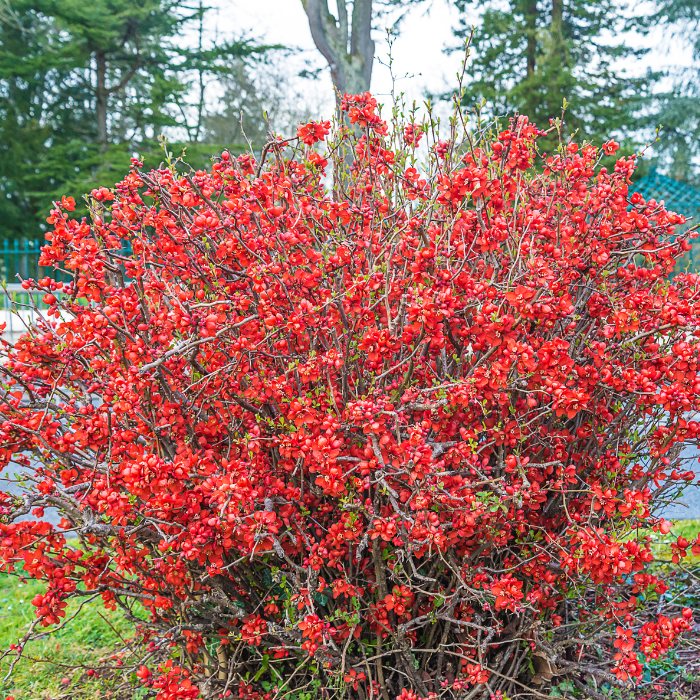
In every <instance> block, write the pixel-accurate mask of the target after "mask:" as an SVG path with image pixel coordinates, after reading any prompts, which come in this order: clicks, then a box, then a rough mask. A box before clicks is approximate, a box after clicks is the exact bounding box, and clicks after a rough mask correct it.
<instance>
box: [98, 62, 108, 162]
mask: <svg viewBox="0 0 700 700" xmlns="http://www.w3.org/2000/svg"><path fill="white" fill-rule="evenodd" d="M95 62H96V64H97V70H96V73H97V80H96V85H95V98H96V108H95V112H96V117H97V142H98V143H99V144H100V152H101V153H104V152H105V151H106V150H107V145H108V143H107V98H108V97H109V91H108V90H107V56H106V54H105V52H104V51H96V52H95Z"/></svg>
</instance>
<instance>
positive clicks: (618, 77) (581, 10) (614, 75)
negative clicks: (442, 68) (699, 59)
mask: <svg viewBox="0 0 700 700" xmlns="http://www.w3.org/2000/svg"><path fill="white" fill-rule="evenodd" d="M455 4H456V5H457V6H458V8H459V9H460V10H462V11H463V12H465V16H464V18H463V19H462V21H461V22H460V26H459V27H457V28H456V30H455V34H456V36H458V37H459V38H461V39H462V40H465V39H466V38H467V37H468V36H469V34H470V33H471V31H472V30H471V21H470V18H468V17H467V16H466V10H467V9H468V8H469V6H471V5H473V4H474V3H473V0H455ZM479 6H480V8H481V22H480V23H479V26H478V27H477V28H476V30H475V32H474V36H473V39H472V43H471V55H470V61H469V64H468V72H469V75H470V76H471V80H470V81H469V83H468V87H467V90H466V93H465V95H464V97H463V101H464V103H465V104H471V105H473V106H475V107H476V106H478V105H480V104H481V103H482V101H483V103H484V106H485V109H486V110H487V111H488V112H489V113H492V114H513V113H514V112H515V111H518V112H519V113H521V114H525V115H527V116H528V117H529V118H530V119H532V120H534V121H536V122H537V123H538V125H540V126H542V127H544V128H546V127H547V125H548V123H549V120H550V119H552V118H556V117H561V115H562V108H563V105H564V102H565V101H566V103H568V107H567V109H566V113H565V130H566V132H567V133H572V132H574V131H577V132H578V137H577V138H595V137H596V136H599V135H602V134H608V135H609V134H610V133H611V132H613V133H615V132H617V133H618V134H620V135H623V134H626V133H630V132H631V131H633V130H634V129H635V127H636V124H637V122H636V111H637V110H638V109H639V107H640V106H641V105H642V104H644V102H645V101H646V100H647V99H648V86H649V80H648V79H640V78H637V79H633V78H630V77H627V76H626V75H625V74H624V73H623V72H622V71H620V70H617V69H616V68H615V66H614V63H615V61H617V60H618V59H620V58H624V57H626V56H631V55H640V54H641V53H642V52H641V51H637V50H633V49H631V48H629V47H627V46H625V45H624V44H619V43H613V42H611V41H609V40H608V39H607V37H609V36H610V33H609V32H606V30H610V29H613V30H615V29H616V28H620V29H621V28H622V26H623V23H624V17H623V16H622V14H621V10H620V7H619V5H618V3H616V2H614V1H613V0H508V2H507V3H505V4H504V3H503V2H495V1H491V0H487V1H486V2H482V3H479ZM549 145H552V143H551V139H550V144H549Z"/></svg>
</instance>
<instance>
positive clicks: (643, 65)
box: [210, 0, 700, 109]
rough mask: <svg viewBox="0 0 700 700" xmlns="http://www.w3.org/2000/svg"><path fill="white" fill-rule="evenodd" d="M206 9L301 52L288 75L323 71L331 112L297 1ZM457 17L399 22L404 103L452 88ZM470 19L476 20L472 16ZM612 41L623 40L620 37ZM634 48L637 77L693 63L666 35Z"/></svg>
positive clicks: (429, 8) (448, 8) (379, 86)
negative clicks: (638, 52) (638, 53)
mask: <svg viewBox="0 0 700 700" xmlns="http://www.w3.org/2000/svg"><path fill="white" fill-rule="evenodd" d="M698 1H700V0H698ZM211 4H212V6H213V7H215V8H216V9H215V12H213V13H212V17H211V19H210V21H212V22H215V27H216V30H217V31H220V32H223V33H224V34H225V35H226V36H231V35H238V36H240V35H241V34H244V33H246V34H250V35H252V36H253V37H255V38H256V39H258V40H260V41H262V42H265V43H270V44H277V43H279V44H283V45H286V46H290V47H295V48H299V49H302V53H301V54H300V56H299V57H298V58H297V59H294V60H292V61H290V69H291V70H290V73H293V72H294V71H296V72H298V66H301V62H302V61H304V60H308V61H310V62H311V63H312V64H313V65H315V66H316V67H323V68H324V71H323V73H322V77H321V78H320V80H321V81H322V82H321V83H320V85H319V86H318V88H319V91H318V94H321V95H324V96H325V95H328V102H327V108H328V109H330V108H331V106H332V94H333V93H332V89H331V80H330V72H329V70H328V69H327V68H326V66H327V64H326V63H325V62H324V60H323V58H322V57H321V55H320V54H319V53H318V51H317V50H316V48H315V46H314V43H313V40H312V38H311V32H310V31H309V25H308V21H307V19H306V15H305V13H304V10H303V8H302V4H301V0H212V2H211ZM331 4H333V0H331ZM475 4H476V3H475ZM457 17H458V13H457V11H456V10H455V9H454V7H453V5H452V4H451V3H449V2H448V0H432V2H429V3H425V4H424V5H419V6H418V7H415V8H413V9H411V10H410V12H409V14H408V16H407V17H406V19H405V21H404V22H403V24H402V26H401V32H400V34H399V35H398V36H397V38H396V40H395V42H394V46H393V50H392V55H393V60H394V73H395V75H396V76H398V77H401V80H400V81H399V82H398V84H397V86H398V89H399V91H402V92H404V93H405V94H406V97H407V98H408V102H409V103H410V102H411V101H412V100H414V99H415V100H417V101H418V102H421V101H422V99H423V96H424V93H425V91H426V90H429V91H431V92H434V93H438V92H441V91H442V90H444V89H446V88H447V87H448V86H450V87H452V86H454V82H455V81H454V77H455V75H456V73H457V71H458V70H459V68H460V64H461V60H462V55H461V54H460V53H459V52H456V53H451V54H448V53H445V48H447V47H448V46H454V45H455V43H456V40H455V38H454V37H453V36H452V27H453V26H454V25H455V24H456V23H457ZM472 19H473V21H474V22H477V21H478V14H477V13H476V12H475V13H474V15H473V18H472ZM374 38H375V42H376V44H377V49H376V53H375V62H374V68H373V73H372V92H374V93H375V95H377V96H378V97H380V96H385V95H388V94H389V93H390V91H391V77H390V73H389V70H388V68H386V67H385V65H382V63H384V64H386V62H387V60H388V45H387V43H386V40H385V28H383V27H377V30H376V32H375V36H374ZM616 39H617V40H622V37H616ZM627 41H630V37H627ZM636 43H637V44H638V45H640V44H641V45H644V46H648V47H651V48H652V51H651V52H650V53H649V54H648V55H647V56H646V57H645V58H644V59H643V60H635V61H633V62H630V61H628V63H627V65H626V66H625V67H626V68H628V69H629V70H630V71H632V72H634V73H635V74H638V75H639V74H643V73H644V72H645V71H646V69H647V67H648V66H652V67H654V68H656V69H658V68H659V67H664V66H679V65H687V64H688V63H689V62H690V61H691V60H692V56H691V53H690V51H689V49H688V48H687V47H685V46H683V45H682V44H681V43H680V42H678V41H675V40H673V39H672V38H671V37H670V36H668V33H666V34H662V33H660V32H657V33H653V34H652V35H651V36H649V37H645V38H638V39H637V40H636Z"/></svg>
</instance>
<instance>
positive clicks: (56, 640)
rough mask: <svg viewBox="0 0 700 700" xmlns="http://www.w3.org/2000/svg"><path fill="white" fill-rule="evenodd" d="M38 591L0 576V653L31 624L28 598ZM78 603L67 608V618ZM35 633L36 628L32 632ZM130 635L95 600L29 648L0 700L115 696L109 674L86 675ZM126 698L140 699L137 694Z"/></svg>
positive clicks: (1, 684)
mask: <svg viewBox="0 0 700 700" xmlns="http://www.w3.org/2000/svg"><path fill="white" fill-rule="evenodd" d="M39 592H43V587H42V585H41V584H40V583H37V582H36V581H31V580H30V581H28V582H27V583H21V582H20V581H19V580H18V579H17V578H15V577H13V576H8V575H6V574H0V649H3V650H5V649H8V648H9V646H10V644H14V643H16V642H17V640H18V639H20V638H21V637H22V636H23V635H24V634H25V632H26V630H27V627H28V625H29V624H30V623H31V621H32V620H33V619H34V606H33V605H31V600H32V598H33V597H34V596H35V595H36V594H37V593H39ZM76 608H77V604H73V605H69V607H68V610H67V614H66V618H68V617H70V615H71V613H72V612H75V610H76ZM37 629H39V628H37ZM132 635H133V627H132V625H131V624H130V623H127V622H125V621H124V620H123V619H122V617H121V615H120V613H119V612H109V611H107V610H105V609H104V607H103V606H102V602H101V600H99V599H98V600H96V601H94V602H92V603H90V604H88V605H86V606H84V607H83V610H82V611H81V614H80V616H79V617H77V618H76V619H74V620H72V621H70V622H69V623H68V624H66V625H65V627H63V628H62V629H60V630H58V631H56V632H54V633H52V634H47V635H44V636H43V638H41V639H38V640H36V641H35V642H33V643H31V644H29V645H28V646H27V647H26V649H25V656H24V657H23V658H22V659H21V660H20V661H19V663H18V664H17V665H16V666H15V669H14V673H13V675H12V678H11V679H10V680H7V681H4V680H1V681H0V699H2V700H5V698H7V697H14V698H15V700H68V698H70V699H71V700H97V698H99V699H100V700H106V699H107V698H116V697H118V696H117V695H116V694H115V692H114V690H113V686H114V685H115V682H114V681H115V680H116V679H114V678H113V677H112V678H110V677H109V674H104V673H103V674H102V677H100V674H98V675H97V677H91V676H89V675H88V673H87V672H88V670H89V669H90V668H91V667H94V666H100V665H101V662H100V659H103V658H107V657H109V656H110V655H112V654H113V653H114V652H115V651H117V650H119V649H121V648H124V646H125V642H124V641H123V640H128V638H129V637H131V636H132ZM13 658H14V655H13V656H8V657H6V658H5V659H3V661H2V662H0V673H1V676H0V679H4V678H5V676H6V674H7V671H8V669H9V667H10V664H11V662H12V660H13ZM128 697H129V698H139V697H142V695H141V693H140V692H139V690H137V691H135V693H134V692H133V691H132V692H130V693H129V695H128Z"/></svg>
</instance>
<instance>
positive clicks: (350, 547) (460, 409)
mask: <svg viewBox="0 0 700 700" xmlns="http://www.w3.org/2000/svg"><path fill="white" fill-rule="evenodd" d="M342 108H343V109H344V110H345V111H346V112H347V115H348V117H347V118H348V121H349V122H351V124H352V126H348V127H341V128H340V129H336V130H335V131H334V132H333V133H332V134H331V135H330V136H329V138H330V139H331V140H330V141H329V143H328V144H327V147H326V148H325V150H322V151H321V150H319V151H316V150H314V149H318V148H319V142H320V141H322V140H324V139H325V138H326V137H327V135H328V133H329V125H328V124H327V123H323V122H321V123H310V124H308V125H305V126H303V127H300V129H299V132H298V136H297V138H296V139H292V140H288V141H273V142H271V143H270V144H268V146H267V147H266V149H265V151H264V155H263V156H262V159H263V160H262V161H261V162H256V161H255V158H254V157H253V156H252V155H247V156H244V157H241V158H238V159H233V158H232V157H231V156H230V155H229V154H228V153H227V152H224V153H222V154H221V156H220V157H219V158H217V159H215V162H214V165H213V167H212V169H211V172H193V173H191V174H187V175H182V174H180V173H178V171H176V170H175V169H174V168H170V167H168V168H166V167H163V168H160V169H157V170H151V171H147V170H144V169H143V166H142V164H141V163H139V162H138V161H137V160H134V161H133V167H132V170H131V172H130V173H129V174H128V175H127V176H126V178H125V179H124V180H123V181H122V182H120V183H119V184H118V185H116V187H115V188H114V189H113V190H109V189H106V188H102V189H100V190H95V191H93V192H92V194H91V195H90V197H89V198H88V200H89V206H90V210H91V213H92V216H91V220H89V221H88V220H83V221H76V220H73V219H71V218H70V215H69V213H68V211H69V210H70V209H71V206H69V205H70V204H71V203H67V202H65V201H64V202H63V203H62V204H59V205H57V206H56V208H55V210H54V211H53V212H52V215H51V219H50V222H51V223H52V224H53V230H52V231H51V233H50V234H49V235H48V236H47V239H48V245H47V246H46V247H45V248H44V250H43V258H42V264H44V265H56V266H59V267H61V268H63V269H65V270H68V271H70V272H72V273H73V276H74V277H73V282H72V283H70V284H66V285H64V284H61V283H56V282H53V281H52V280H49V279H43V280H27V281H26V282H25V283H24V284H25V287H27V288H31V289H33V290H42V291H43V292H44V293H45V295H46V296H45V297H44V299H45V301H46V302H47V303H48V304H50V309H49V312H48V314H49V316H48V319H47V320H46V321H45V322H40V323H38V324H37V325H36V326H34V327H32V328H31V329H30V330H29V331H28V332H27V333H26V334H25V335H24V336H23V337H22V338H21V339H20V340H19V341H18V342H17V343H16V344H15V345H14V347H10V346H9V345H6V347H5V349H4V358H3V360H4V361H3V364H2V365H1V367H2V372H3V376H4V384H5V392H4V394H3V400H2V404H1V405H0V413H1V414H2V422H1V423H0V459H2V463H3V464H8V463H10V462H15V463H18V464H19V465H20V466H23V467H30V466H31V467H32V469H31V470H29V471H28V476H27V480H28V481H27V483H29V484H30V487H29V488H28V489H27V493H26V494H25V495H24V496H23V497H22V498H17V497H15V496H11V495H9V494H5V495H3V496H2V502H1V504H2V513H3V515H2V523H1V524H0V529H1V530H2V532H1V538H0V557H1V558H2V562H3V563H4V568H5V569H8V570H14V571H22V572H23V575H29V576H33V577H35V578H37V579H41V580H44V581H45V582H46V586H47V588H46V593H45V594H44V595H40V596H37V598H36V599H35V600H34V601H33V602H34V605H35V606H36V613H37V620H38V624H39V625H43V626H48V625H53V624H55V623H57V622H58V621H60V620H61V619H63V617H64V614H65V607H66V604H67V601H68V600H69V599H70V598H74V597H84V596H90V595H101V596H102V599H103V600H104V603H105V604H106V605H108V606H112V607H114V606H120V607H122V608H123V609H124V610H125V611H128V612H136V611H138V610H140V611H141V615H142V616H146V617H147V618H148V619H147V623H146V624H145V625H144V632H143V644H144V656H143V659H142V660H141V661H140V662H139V664H137V665H136V666H135V667H134V668H133V669H132V671H133V672H134V673H135V675H136V676H137V677H138V678H139V679H141V682H143V683H144V684H146V685H148V686H149V687H150V688H152V692H153V694H155V695H156V696H157V698H158V699H159V700H166V699H167V698H176V697H177V698H181V697H197V696H200V697H212V698H213V697H219V696H223V697H229V696H231V695H232V694H233V695H234V696H237V697H242V698H266V699H271V698H273V697H274V698H277V697H279V698H281V697H283V696H285V695H287V694H289V693H292V692H293V691H294V690H295V689H302V688H308V687H311V688H316V689H317V691H318V693H319V695H318V696H319V697H321V696H323V697H328V698H330V697H331V696H333V697H338V698H340V697H341V696H342V695H343V694H349V695H350V696H352V697H360V698H380V697H381V698H382V700H394V698H397V697H399V698H411V699H414V698H425V697H434V696H436V695H439V696H441V697H442V696H446V697H488V695H489V694H491V696H492V697H506V696H507V697H513V696H516V697H517V695H518V694H519V693H522V692H529V691H527V690H525V691H524V689H527V688H532V687H536V686H538V685H539V686H542V684H544V683H549V682H554V681H553V679H567V678H568V679H570V680H571V681H572V682H574V683H576V684H579V685H580V686H581V687H584V688H590V692H591V693H595V691H594V690H593V688H594V686H595V687H599V686H600V684H601V683H610V684H613V685H619V686H621V687H623V688H624V687H625V686H627V685H629V684H630V683H633V682H634V681H636V680H637V679H639V677H640V675H641V673H642V667H643V664H644V661H645V658H647V657H649V658H656V656H658V655H659V654H662V653H664V651H666V650H667V649H668V648H669V647H670V646H671V645H672V644H673V642H674V639H676V638H677V637H678V635H679V634H681V633H682V632H683V631H684V630H687V629H689V628H690V627H691V625H692V611H691V610H690V609H687V608H686V609H685V610H681V609H680V608H678V609H677V610H676V612H675V616H674V617H669V616H667V615H666V616H663V615H662V616H660V617H655V618H650V617H649V616H648V615H647V613H646V612H644V609H643V606H642V602H641V601H642V600H643V599H649V598H650V597H651V598H653V597H654V596H658V595H659V594H661V593H663V592H664V591H665V589H666V588H665V584H664V582H663V581H662V580H659V579H658V578H657V577H656V576H655V575H653V574H652V573H651V572H650V571H649V563H650V562H651V561H652V559H653V555H652V551H651V548H650V533H651V532H652V531H654V530H661V531H662V532H665V533H667V532H668V529H669V524H668V523H667V522H665V521H662V520H661V519H659V518H658V517H655V515H654V514H653V513H654V504H655V503H656V502H657V500H658V498H659V496H660V494H661V493H663V492H666V493H670V494H672V495H673V494H674V493H675V492H676V491H677V490H678V489H679V487H680V486H681V485H683V484H685V483H686V482H689V481H691V480H692V479H693V476H694V475H693V473H692V472H691V471H688V470H687V469H686V468H684V467H682V466H681V460H680V457H679V454H680V448H682V447H683V445H685V444H690V443H692V444H695V443H696V442H697V437H698V423H697V422H695V421H693V420H692V417H693V413H694V412H695V411H697V410H698V408H699V407H700V406H699V396H700V377H699V376H698V373H697V364H698V350H699V349H700V344H699V341H698V335H699V331H698V318H699V316H700V284H699V281H698V277H697V276H696V275H695V274H681V275H678V276H676V277H675V278H674V279H673V281H669V273H670V272H671V270H672V269H673V267H674V264H675V262H676V260H677V259H678V258H679V257H680V256H681V255H682V253H683V251H685V250H687V249H688V248H689V245H690V244H689V243H688V241H687V237H680V236H678V235H676V233H674V226H676V225H677V224H681V223H684V220H683V217H681V216H679V215H677V214H674V213H671V212H669V211H667V210H666V209H665V208H664V206H663V205H662V204H659V203H658V202H655V201H648V202H647V201H644V200H643V199H642V198H641V196H640V195H639V194H630V180H629V178H630V175H631V174H632V172H633V170H634V167H635V162H634V159H633V158H622V159H620V160H618V161H617V163H616V164H614V167H611V168H610V169H607V168H606V167H603V166H602V165H601V159H602V158H603V157H606V154H612V153H614V151H615V150H616V148H617V144H615V143H614V142H612V141H611V142H608V143H606V144H605V146H604V151H605V152H603V151H601V150H599V149H598V148H596V147H594V146H592V145H588V144H584V145H582V146H578V145H577V144H575V143H568V144H563V145H562V146H561V148H560V150H559V152H558V153H555V154H553V155H549V156H541V155H540V154H539V153H538V150H537V138H538V136H539V135H540V134H541V133H542V132H541V131H540V130H538V128H536V127H535V126H534V125H533V124H530V123H528V121H527V119H525V118H522V117H520V118H517V119H514V120H512V121H511V122H510V125H509V128H508V129H505V130H501V131H497V130H496V131H494V133H495V134H496V135H495V136H491V135H489V133H487V132H485V131H480V132H479V134H481V135H478V134H477V135H475V134H470V133H468V132H462V131H461V130H459V129H458V124H459V123H460V121H459V120H458V119H455V120H454V121H453V122H452V127H451V133H449V134H443V135H442V138H443V140H439V138H438V136H437V135H436V133H435V129H434V125H430V124H428V125H425V124H422V125H421V124H416V123H411V124H409V125H408V126H404V125H397V126H396V127H395V128H393V129H389V127H388V126H387V124H386V123H385V122H384V121H383V120H382V119H381V117H380V115H379V113H378V110H377V107H376V102H375V101H374V100H373V99H372V98H371V97H370V96H369V95H359V96H345V98H344V99H343V101H342ZM353 129H355V131H353ZM421 137H423V144H422V146H421V148H424V149H426V153H427V155H426V157H425V159H424V161H425V162H424V163H423V164H422V165H421V163H420V162H419V161H418V160H417V153H418V151H416V147H417V146H418V144H419V142H420V141H421ZM426 143H427V146H426ZM329 160H331V161H332V162H333V169H334V172H335V177H334V184H333V185H332V186H331V188H330V189H328V185H327V184H326V183H327V182H328V180H327V179H326V178H325V177H324V174H325V173H326V169H328V168H329V163H328V161H329ZM125 241H128V242H129V243H130V245H131V249H132V250H133V254H131V255H129V256H126V255H125V254H124V253H123V252H122V251H123V249H124V246H123V244H124V242H125ZM30 453H31V454H32V455H33V460H34V461H33V462H32V463H31V464H30V461H29V456H28V455H29V454H30ZM45 507H55V508H58V509H59V511H60V512H61V513H62V516H63V518H64V519H63V521H62V523H61V528H53V527H52V526H50V525H49V524H47V523H45V522H42V521H37V522H34V521H32V520H21V521H20V520H18V518H19V517H20V516H23V515H24V516H26V515H29V514H31V513H34V515H35V516H40V515H41V514H42V509H43V508H45ZM66 531H72V532H74V533H75V534H77V535H78V537H79V539H75V538H73V539H70V538H68V537H67V532H66ZM693 546H698V547H700V542H697V543H694V544H693V543H690V542H689V541H687V540H683V542H680V541H679V542H678V543H677V545H676V549H675V550H674V552H675V555H676V558H678V559H679V558H680V557H682V556H685V550H686V548H687V547H693ZM171 647H179V648H180V649H181V653H180V654H179V655H178V657H177V660H176V661H175V662H173V661H172V660H171V661H168V662H167V664H166V665H162V666H161V667H160V668H158V667H157V666H156V665H154V664H153V663H152V662H149V658H151V657H150V656H149V655H150V654H152V653H153V651H154V649H158V648H161V649H168V648H171ZM601 650H602V656H601V655H599V654H598V652H599V651H601ZM149 664H150V665H149ZM533 668H535V669H536V672H534V673H533V671H532V669H533ZM537 669H544V670H537ZM589 683H590V686H589V685H588V684H589ZM314 684H315V685H314ZM484 693H486V695H484ZM594 696H595V695H590V697H594Z"/></svg>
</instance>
